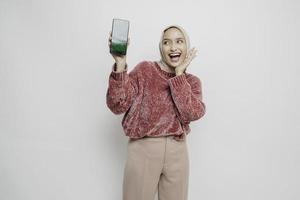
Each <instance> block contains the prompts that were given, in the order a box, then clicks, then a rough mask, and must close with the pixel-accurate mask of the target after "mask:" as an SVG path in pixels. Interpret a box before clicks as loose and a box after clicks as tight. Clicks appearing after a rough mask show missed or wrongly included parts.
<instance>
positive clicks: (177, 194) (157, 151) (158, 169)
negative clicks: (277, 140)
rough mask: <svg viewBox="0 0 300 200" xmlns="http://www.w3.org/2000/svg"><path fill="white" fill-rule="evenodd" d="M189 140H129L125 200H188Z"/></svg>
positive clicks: (152, 138) (158, 138)
mask: <svg viewBox="0 0 300 200" xmlns="http://www.w3.org/2000/svg"><path fill="white" fill-rule="evenodd" d="M186 139H187V138H185V139H184V140H181V141H179V140H175V139H174V138H173V136H162V137H144V138H140V139H131V138H129V139H128V144H127V160H126V164H125V168H124V177H123V200H154V198H155V195H156V193H157V192H158V199H159V200H187V199H188V182H189V157H188V148H187V141H186Z"/></svg>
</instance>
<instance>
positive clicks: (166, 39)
mask: <svg viewBox="0 0 300 200" xmlns="http://www.w3.org/2000/svg"><path fill="white" fill-rule="evenodd" d="M176 39H177V40H178V39H181V40H184V38H182V37H180V38H176ZM163 40H172V39H170V38H164V39H163Z"/></svg>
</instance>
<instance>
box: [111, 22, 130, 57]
mask: <svg viewBox="0 0 300 200" xmlns="http://www.w3.org/2000/svg"><path fill="white" fill-rule="evenodd" d="M128 31H129V21H128V20H124V19H113V23H112V40H111V47H110V52H111V53H112V54H116V55H126V52H127V42H128Z"/></svg>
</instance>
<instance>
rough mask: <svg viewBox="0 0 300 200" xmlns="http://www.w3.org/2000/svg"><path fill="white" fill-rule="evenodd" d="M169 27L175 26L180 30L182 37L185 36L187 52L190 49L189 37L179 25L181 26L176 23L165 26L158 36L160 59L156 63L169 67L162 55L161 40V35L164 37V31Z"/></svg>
mask: <svg viewBox="0 0 300 200" xmlns="http://www.w3.org/2000/svg"><path fill="white" fill-rule="evenodd" d="M169 28H177V29H178V30H180V31H181V33H182V34H183V36H184V38H185V42H186V49H187V53H188V52H189V50H190V39H189V36H188V34H187V33H186V31H185V30H184V29H183V28H182V27H181V26H178V25H170V26H167V27H166V28H164V30H163V32H162V34H161V38H160V41H159V51H160V56H161V59H160V60H159V61H158V64H160V65H163V66H165V67H167V68H168V67H169V66H168V65H167V63H166V62H165V60H166V58H165V57H164V54H163V53H162V45H163V44H162V41H163V37H164V34H165V32H166V31H167V30H168V29H169Z"/></svg>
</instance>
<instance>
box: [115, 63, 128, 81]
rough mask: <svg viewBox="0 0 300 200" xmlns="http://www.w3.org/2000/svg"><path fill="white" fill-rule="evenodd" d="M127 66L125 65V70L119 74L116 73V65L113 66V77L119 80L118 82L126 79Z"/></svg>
mask: <svg viewBox="0 0 300 200" xmlns="http://www.w3.org/2000/svg"><path fill="white" fill-rule="evenodd" d="M127 69H128V67H127V64H126V65H125V69H124V70H123V71H121V72H117V71H116V63H115V64H114V65H113V66H112V71H111V76H112V77H113V78H114V79H115V80H117V81H121V80H124V79H125V76H126V74H127Z"/></svg>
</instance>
